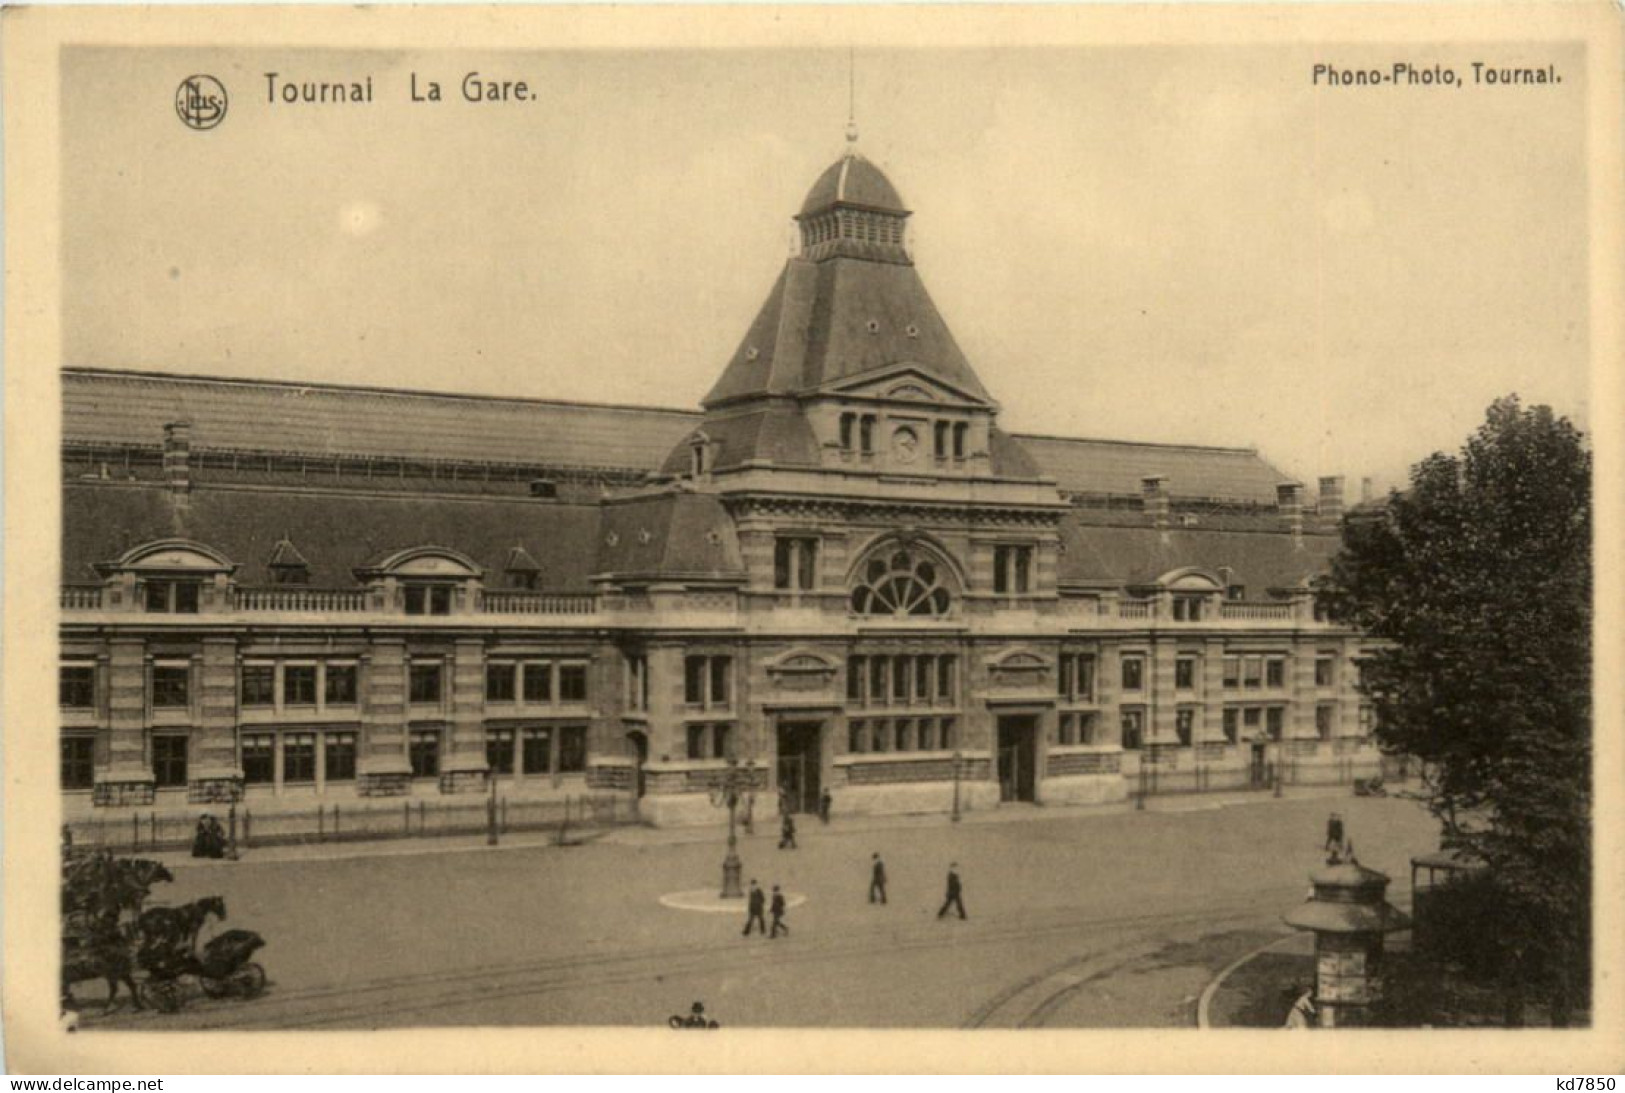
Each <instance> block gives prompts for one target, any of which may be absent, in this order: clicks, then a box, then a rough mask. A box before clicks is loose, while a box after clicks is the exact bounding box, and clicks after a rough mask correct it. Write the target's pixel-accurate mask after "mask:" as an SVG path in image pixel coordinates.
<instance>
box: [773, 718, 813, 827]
mask: <svg viewBox="0 0 1625 1093" xmlns="http://www.w3.org/2000/svg"><path fill="white" fill-rule="evenodd" d="M823 736H824V723H823V722H822V721H785V722H781V723H780V724H779V752H778V754H779V772H778V773H779V793H780V796H781V798H782V800H783V801H784V804H785V807H786V808H787V809H789V810H790V811H791V812H817V811H818V795H819V793H820V792H821V791H822V789H823V781H822V777H823V762H824V749H823Z"/></svg>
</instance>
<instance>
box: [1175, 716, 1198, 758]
mask: <svg viewBox="0 0 1625 1093" xmlns="http://www.w3.org/2000/svg"><path fill="white" fill-rule="evenodd" d="M1174 732H1175V733H1177V734H1178V735H1179V746H1180V747H1182V748H1188V747H1190V746H1191V738H1192V737H1193V736H1194V735H1195V733H1196V711H1195V710H1193V709H1182V710H1178V711H1176V712H1175V713H1174Z"/></svg>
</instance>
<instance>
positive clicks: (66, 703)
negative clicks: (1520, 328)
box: [56, 664, 96, 710]
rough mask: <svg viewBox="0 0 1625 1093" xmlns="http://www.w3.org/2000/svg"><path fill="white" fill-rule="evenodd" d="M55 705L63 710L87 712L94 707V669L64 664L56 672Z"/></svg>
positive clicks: (89, 666) (86, 665)
mask: <svg viewBox="0 0 1625 1093" xmlns="http://www.w3.org/2000/svg"><path fill="white" fill-rule="evenodd" d="M56 694H57V705H58V706H61V707H62V708H63V709H65V710H88V709H90V708H92V707H93V706H95V705H96V669H95V667H94V666H92V665H88V664H83V665H81V664H64V665H63V666H62V667H61V668H60V669H58V671H57V683H56Z"/></svg>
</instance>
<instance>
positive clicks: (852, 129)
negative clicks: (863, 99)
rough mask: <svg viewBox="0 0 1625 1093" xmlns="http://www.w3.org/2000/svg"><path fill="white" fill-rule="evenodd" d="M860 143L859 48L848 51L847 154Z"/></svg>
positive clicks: (848, 49) (849, 48)
mask: <svg viewBox="0 0 1625 1093" xmlns="http://www.w3.org/2000/svg"><path fill="white" fill-rule="evenodd" d="M857 144H858V63H857V50H856V49H855V48H853V47H851V46H848V47H847V51H846V154H847V155H851V154H852V153H853V152H855V151H856V150H857Z"/></svg>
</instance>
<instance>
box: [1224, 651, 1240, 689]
mask: <svg viewBox="0 0 1625 1093" xmlns="http://www.w3.org/2000/svg"><path fill="white" fill-rule="evenodd" d="M1224 685H1225V686H1226V687H1240V686H1241V658H1240V657H1225V658H1224Z"/></svg>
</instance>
